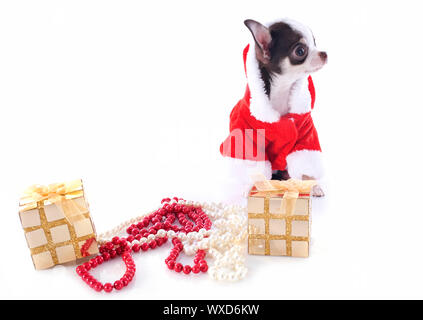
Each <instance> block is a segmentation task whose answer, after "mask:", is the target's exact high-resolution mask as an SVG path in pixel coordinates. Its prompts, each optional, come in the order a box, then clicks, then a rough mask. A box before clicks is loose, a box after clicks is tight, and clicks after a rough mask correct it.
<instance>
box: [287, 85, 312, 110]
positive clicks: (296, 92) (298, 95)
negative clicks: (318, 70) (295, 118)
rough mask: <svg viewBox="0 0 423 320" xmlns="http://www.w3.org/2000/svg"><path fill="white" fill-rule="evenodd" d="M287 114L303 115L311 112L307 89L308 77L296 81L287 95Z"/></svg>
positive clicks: (309, 96)
mask: <svg viewBox="0 0 423 320" xmlns="http://www.w3.org/2000/svg"><path fill="white" fill-rule="evenodd" d="M288 105H289V108H290V109H289V112H290V113H296V114H305V113H308V112H310V111H311V95H310V90H309V89H308V77H305V78H303V79H300V80H298V81H296V82H295V83H294V84H293V85H292V88H291V93H290V95H289V101H288Z"/></svg>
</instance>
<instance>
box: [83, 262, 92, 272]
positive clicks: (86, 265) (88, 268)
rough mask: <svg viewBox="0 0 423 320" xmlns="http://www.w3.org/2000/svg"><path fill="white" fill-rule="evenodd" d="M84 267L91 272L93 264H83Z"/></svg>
mask: <svg viewBox="0 0 423 320" xmlns="http://www.w3.org/2000/svg"><path fill="white" fill-rule="evenodd" d="M83 266H84V268H85V270H87V271H89V270H90V269H91V264H90V263H89V262H85V263H84V264H83Z"/></svg>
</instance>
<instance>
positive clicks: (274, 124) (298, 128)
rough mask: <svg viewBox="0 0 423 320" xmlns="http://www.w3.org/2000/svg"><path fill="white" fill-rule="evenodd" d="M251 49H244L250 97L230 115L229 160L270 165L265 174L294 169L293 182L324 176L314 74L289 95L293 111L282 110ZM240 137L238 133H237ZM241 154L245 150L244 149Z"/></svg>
mask: <svg viewBox="0 0 423 320" xmlns="http://www.w3.org/2000/svg"><path fill="white" fill-rule="evenodd" d="M250 47H251V45H248V46H247V47H246V48H245V49H244V54H243V57H244V67H245V72H246V75H247V79H248V84H247V89H246V91H245V95H244V97H243V98H242V99H241V100H240V101H239V102H238V103H237V104H236V105H235V107H234V108H233V110H232V112H231V115H230V135H229V137H228V138H227V139H226V140H225V141H224V142H223V143H222V144H221V146H220V152H221V154H222V155H223V156H224V157H228V158H232V159H234V160H235V159H238V161H244V162H250V163H251V162H257V161H259V162H264V165H265V168H266V169H265V170H264V172H263V173H264V174H265V175H266V176H267V178H270V177H271V173H272V170H282V171H283V170H288V173H289V174H290V176H291V177H292V178H296V179H301V178H302V175H308V176H311V177H313V178H315V179H319V178H320V177H321V175H322V167H321V164H320V163H321V162H320V153H321V148H320V144H319V139H318V136H317V131H316V129H315V127H314V124H313V120H312V118H311V110H312V109H313V107H314V102H315V89H314V85H313V81H312V79H311V77H310V76H308V77H305V78H304V79H301V80H299V81H297V82H296V83H295V84H294V87H293V89H292V90H291V93H290V97H289V102H288V104H289V113H288V114H284V115H281V114H280V113H279V112H278V111H276V110H275V109H274V108H273V107H272V105H271V103H270V100H269V98H268V96H267V95H266V93H265V91H264V82H263V80H262V78H261V76H260V70H259V65H258V61H257V58H256V56H255V52H254V50H249V48H250ZM234 133H236V134H234ZM240 133H241V134H242V143H243V146H242V148H241V149H239V145H238V146H237V147H238V149H237V147H236V146H235V145H236V144H237V143H238V142H239V141H237V142H236V143H233V142H235V141H234V140H236V139H235V136H236V135H238V138H239V134H240ZM240 150H241V151H240Z"/></svg>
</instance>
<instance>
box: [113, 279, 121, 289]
mask: <svg viewBox="0 0 423 320" xmlns="http://www.w3.org/2000/svg"><path fill="white" fill-rule="evenodd" d="M113 287H114V288H115V289H116V290H120V289H122V288H123V284H122V281H120V280H116V281H115V283H114V284H113Z"/></svg>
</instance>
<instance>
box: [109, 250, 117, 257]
mask: <svg viewBox="0 0 423 320" xmlns="http://www.w3.org/2000/svg"><path fill="white" fill-rule="evenodd" d="M109 253H110V258H112V259H113V258H115V257H116V255H117V253H116V250H111V251H110V252H109Z"/></svg>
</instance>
